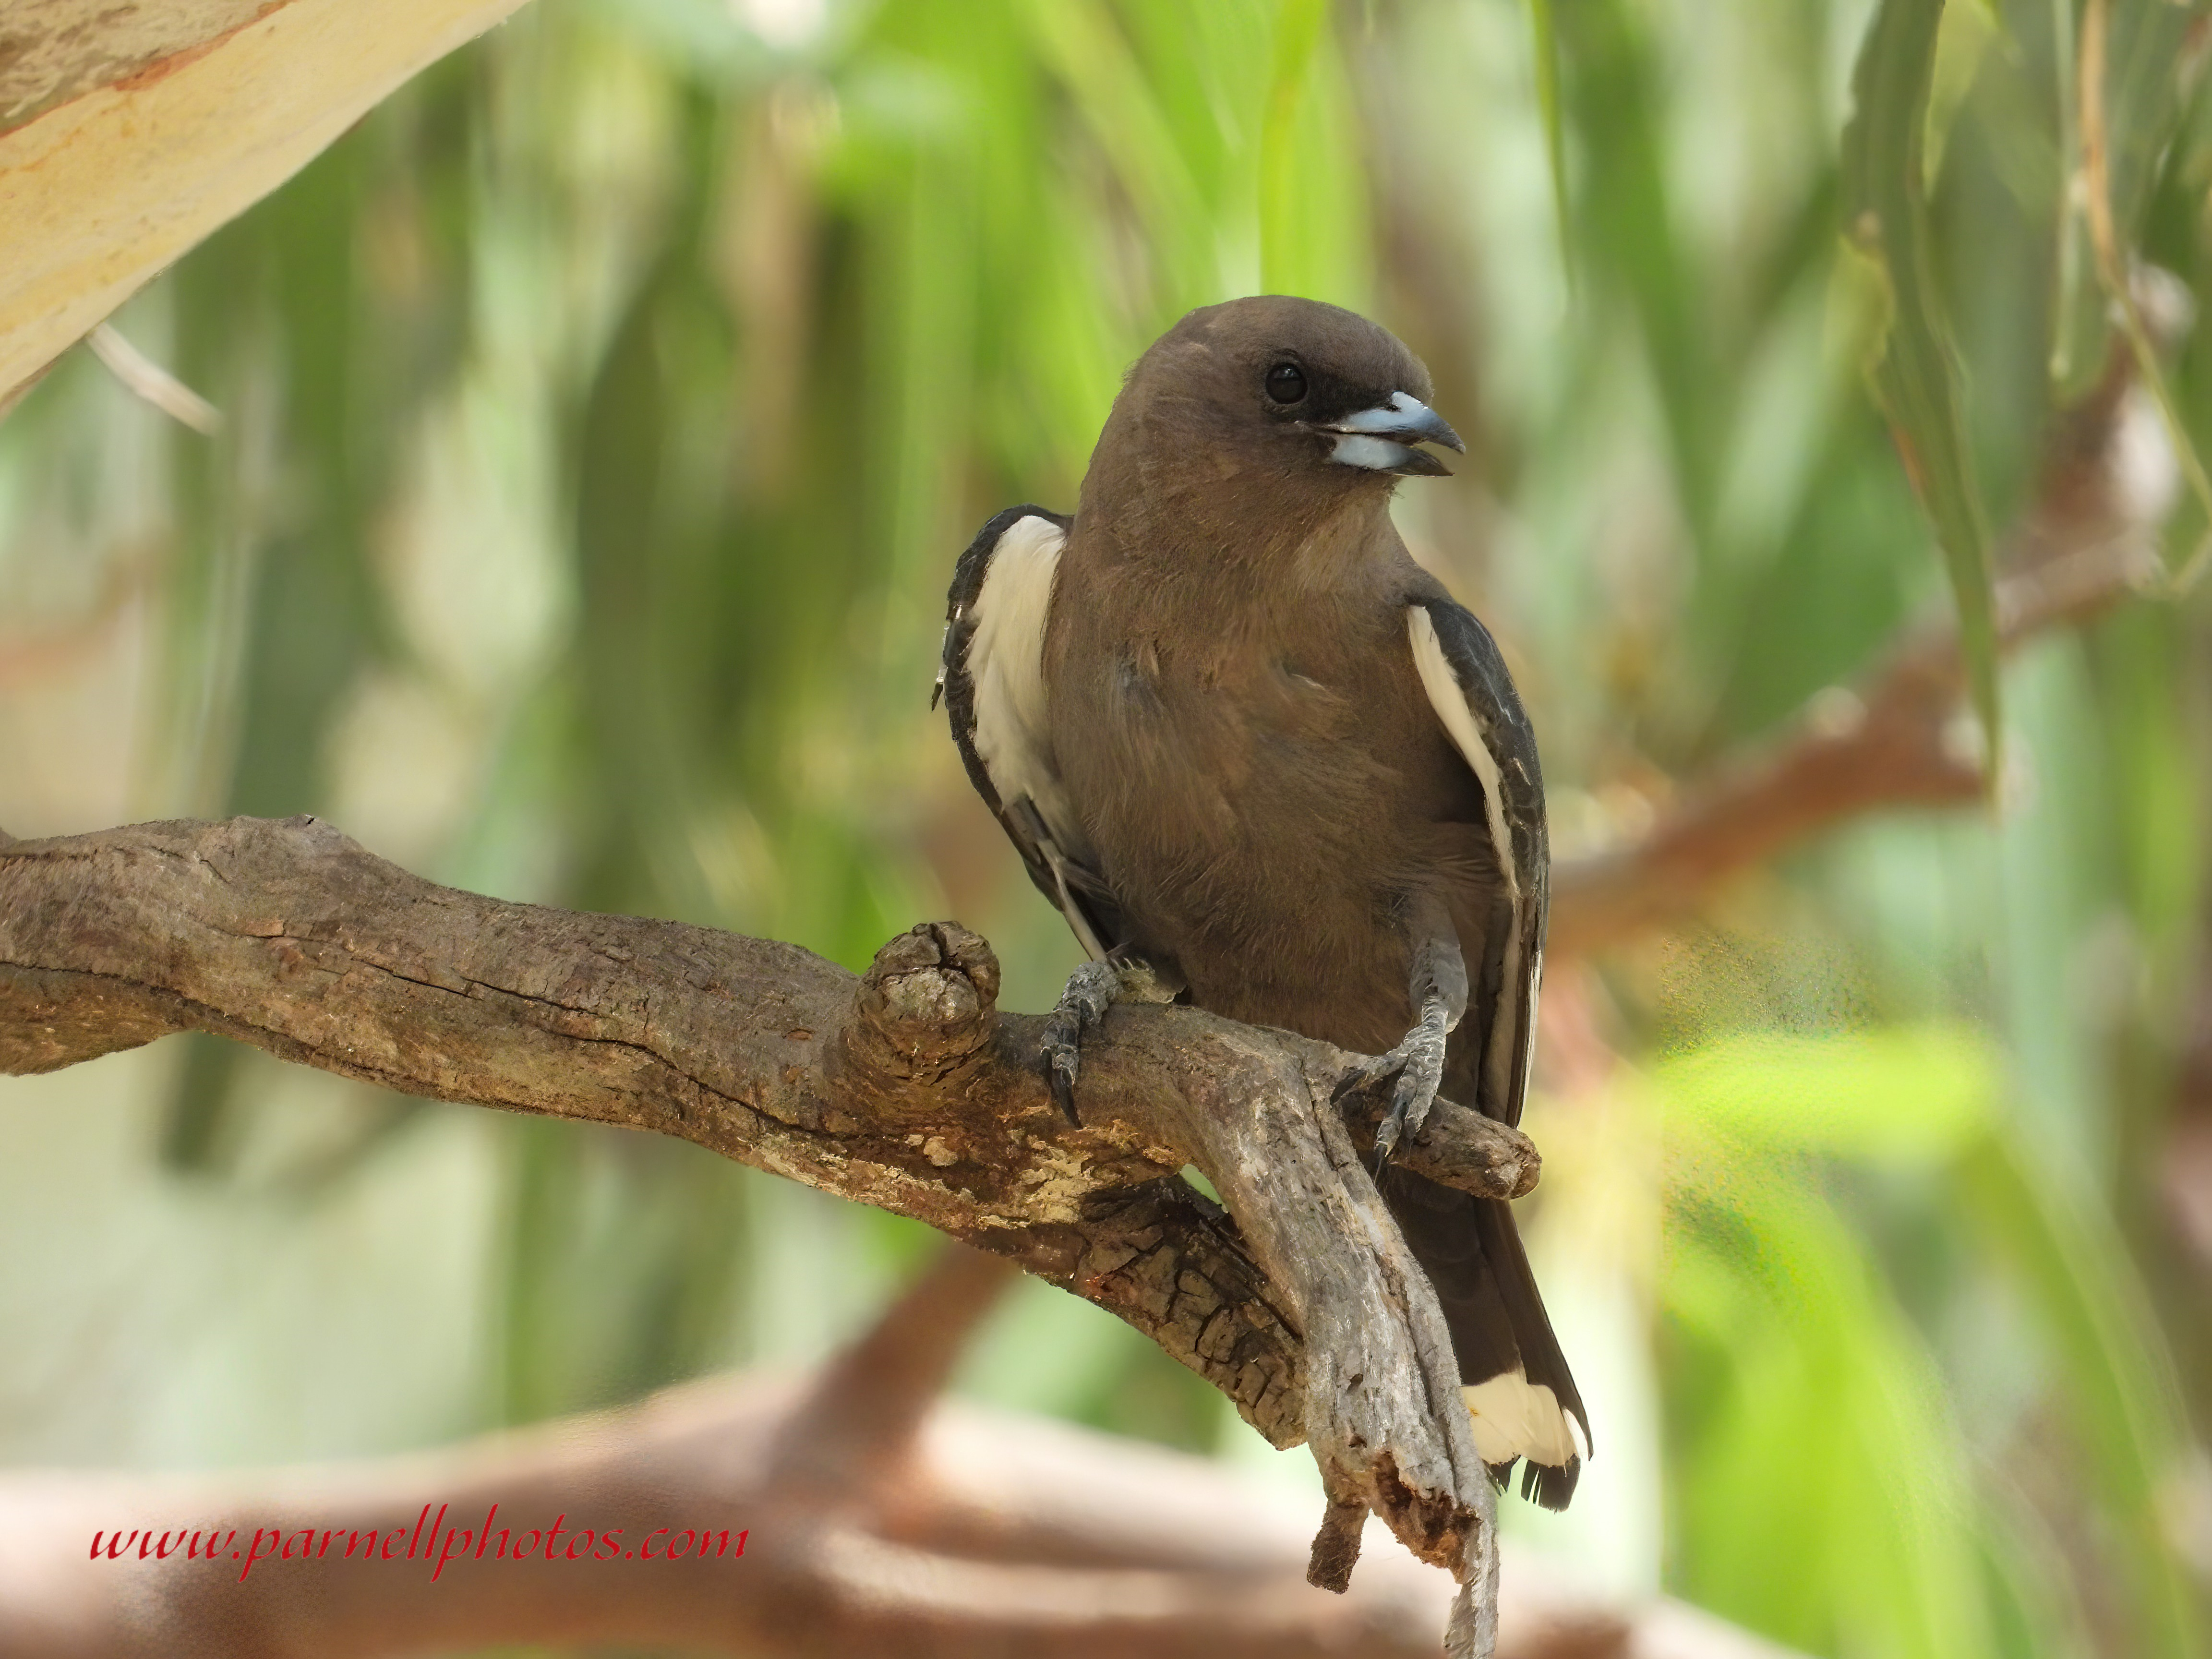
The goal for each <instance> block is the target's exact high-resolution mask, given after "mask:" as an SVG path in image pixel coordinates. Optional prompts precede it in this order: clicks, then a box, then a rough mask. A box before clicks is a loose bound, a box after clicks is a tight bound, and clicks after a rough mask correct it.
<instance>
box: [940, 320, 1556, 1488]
mask: <svg viewBox="0 0 2212 1659" xmlns="http://www.w3.org/2000/svg"><path fill="white" fill-rule="evenodd" d="M1291 393H1294V394H1295V395H1294V396H1290V395H1286V394H1291ZM1429 396H1430V384H1429V377H1428V374H1427V373H1426V371H1425V369H1424V368H1422V367H1421V365H1420V363H1419V362H1418V361H1417V360H1416V359H1415V358H1414V357H1413V355H1412V354H1411V353H1410V352H1408V351H1407V349H1405V347H1404V346H1402V345H1401V344H1400V343H1399V342H1398V341H1397V340H1396V339H1395V338H1394V337H1391V336H1390V335H1389V334H1388V333H1386V332H1385V331H1383V330H1382V329H1379V328H1377V327H1376V326H1375V325H1373V324H1371V323H1369V322H1367V321H1366V320H1365V319H1362V318H1360V317H1358V316H1355V315H1354V314H1352V313H1350V312H1346V311H1340V310H1338V309H1336V308H1335V307H1328V306H1322V305H1318V304H1316V303H1314V302H1312V301H1303V300H1294V299H1285V298H1272V297H1271V298H1263V299H1253V300H1243V301H1232V302H1231V303H1229V304H1227V305H1221V306H1214V307H1208V308H1206V309H1205V310H1202V311H1197V312H1194V313H1191V314H1190V315H1189V316H1188V317H1186V318H1184V319H1182V322H1180V323H1179V324H1177V325H1176V327H1175V328H1174V329H1173V330H1171V331H1170V332H1169V333H1168V334H1167V335H1166V336H1164V337H1163V338H1162V339H1161V340H1160V341H1158V343H1156V344H1155V345H1153V347H1152V349H1150V350H1149V351H1147V352H1146V354H1145V356H1144V357H1143V358H1142V359H1141V360H1140V361H1139V362H1138V364H1137V366H1136V368H1134V369H1133V371H1132V372H1131V374H1130V376H1129V378H1128V381H1127V385H1126V386H1124V387H1123V389H1122V392H1121V397H1120V398H1118V399H1117V400H1116V402H1115V406H1114V410H1113V413H1112V414H1111V415H1110V416H1109V417H1108V420H1107V422H1106V426H1105V429H1104V430H1103V432H1102V433H1101V435H1100V436H1099V440H1098V445H1097V448H1096V450H1095V451H1094V452H1093V453H1092V456H1091V467H1090V471H1089V472H1088V474H1087V475H1086V477H1085V479H1084V483H1083V490H1082V496H1081V500H1080V502H1079V507H1078V510H1077V512H1076V514H1075V516H1074V518H1073V520H1072V521H1069V520H1060V519H1058V518H1057V517H1056V516H1055V515H1051V514H1048V513H1042V512H1041V511H1040V510H1039V509H1035V508H1018V509H1015V510H1014V511H1013V512H1012V513H1003V514H1000V517H999V518H997V519H994V520H993V521H992V523H991V525H989V526H986V527H985V530H984V533H983V535H981V536H980V537H978V538H977V541H976V544H975V546H974V547H972V548H971V549H970V550H969V554H968V556H966V557H964V558H963V560H962V562H961V569H960V572H959V573H958V574H957V576H956V578H955V581H954V587H953V594H952V607H951V609H952V616H951V626H950V627H949V629H948V630H947V638H946V652H945V690H946V691H947V693H948V694H949V696H950V698H951V712H952V718H953V726H954V730H955V733H956V735H957V737H959V738H960V741H961V744H962V748H963V755H964V756H965V757H966V758H967V760H968V762H969V771H970V775H971V776H972V777H973V778H974V779H975V782H976V785H977V787H978V788H979V789H980V790H981V792H982V793H983V794H984V797H985V799H987V801H989V802H990V803H991V805H993V807H994V810H995V811H998V812H999V814H1000V819H1001V822H1002V823H1005V824H1006V828H1007V831H1008V834H1009V835H1010V836H1012V839H1013V841H1014V842H1015V844H1016V846H1017V847H1018V848H1019V849H1020V850H1021V851H1022V852H1023V854H1024V858H1025V859H1026V860H1027V861H1028V863H1029V865H1030V872H1031V874H1032V876H1033V877H1034V878H1036V880H1037V884H1038V885H1039V887H1040V888H1041V889H1042V890H1044V891H1045V892H1046V893H1047V895H1048V896H1051V897H1052V898H1054V902H1057V903H1059V904H1060V907H1061V908H1062V909H1063V911H1064V912H1066V914H1067V915H1068V917H1069V920H1070V921H1071V924H1072V925H1073V926H1074V927H1075V928H1076V930H1077V933H1078V934H1079V937H1083V938H1084V939H1085V944H1086V946H1088V947H1089V948H1091V949H1092V950H1093V951H1094V952H1097V953H1110V954H1111V956H1112V957H1113V959H1114V960H1115V962H1116V963H1142V964H1145V965H1146V966H1147V967H1148V968H1150V969H1152V970H1154V971H1155V972H1156V973H1157V975H1158V976H1159V977H1160V978H1161V979H1163V980H1164V981H1167V982H1169V983H1170V984H1172V985H1177V986H1181V987H1184V994H1185V995H1186V996H1187V998H1188V1000H1189V1001H1191V1002H1193V1003H1195V1004H1196V1005H1197V1006H1200V1007H1202V1008H1207V1009H1211V1010H1212V1011H1214V1012H1218V1013H1221V1014H1225V1015H1227V1016H1229V1017H1231V1018H1237V1019H1241V1020H1244V1021H1247V1022H1249V1023H1252V1024H1264V1025H1274V1026H1280V1027H1285V1028H1287V1029H1289V1030H1295V1031H1299V1032H1303V1033H1304V1034H1306V1035H1308V1036H1314V1037H1318V1038H1322V1039H1325V1040H1327V1041H1328V1042H1334V1043H1336V1044H1338V1045H1339V1046H1340V1047H1343V1048H1348V1049H1351V1050H1352V1051H1354V1052H1357V1053H1360V1054H1374V1055H1378V1056H1383V1057H1384V1059H1383V1060H1380V1061H1378V1062H1377V1063H1376V1066H1374V1067H1372V1068H1370V1074H1369V1081H1370V1084H1371V1085H1372V1086H1375V1087H1376V1088H1379V1089H1384V1090H1389V1091H1392V1092H1393V1095H1394V1103H1395V1117H1394V1120H1393V1121H1392V1123H1391V1124H1390V1126H1389V1127H1388V1128H1387V1129H1386V1133H1385V1136H1384V1141H1385V1144H1386V1146H1387V1145H1388V1144H1389V1142H1391V1141H1394V1140H1395V1136H1396V1134H1397V1133H1398V1121H1399V1120H1402V1121H1405V1122H1406V1123H1408V1124H1413V1125H1417V1124H1418V1122H1419V1118H1420V1115H1422V1114H1423V1113H1424V1112H1425V1111H1426V1109H1427V1107H1428V1103H1429V1101H1430V1099H1431V1098H1432V1097H1433V1096H1434V1094H1435V1093H1436V1092H1437V1088H1438V1085H1439V1083H1440V1084H1441V1087H1442V1091H1443V1093H1445V1094H1446V1095H1448V1096H1449V1097H1453V1098H1455V1099H1459V1100H1462V1101H1463V1102H1467V1103H1473V1104H1476V1105H1478V1106H1480V1109H1482V1110H1484V1111H1486V1112H1488V1113H1490V1114H1491V1115H1494V1116H1498V1117H1500V1118H1504V1119H1505V1120H1507V1121H1516V1120H1517V1119H1518V1117H1519V1115H1520V1109H1521V1104H1522V1096H1523V1093H1524V1092H1525V1090H1526V1086H1527V1065H1528V1034H1529V1031H1530V1029H1531V1026H1532V1023H1533V1019H1534V981H1535V978H1536V976H1537V975H1538V973H1539V972H1540V971H1541V939H1542V926H1543V908H1544V902H1545V891H1546V881H1547V872H1546V867H1545V866H1546V853H1545V843H1544V830H1543V812H1542V787H1541V777H1540V775H1539V774H1538V772H1537V769H1536V759H1535V749H1534V740H1533V738H1532V737H1531V736H1530V734H1529V732H1528V725H1527V721H1526V719H1525V717H1524V716H1523V715H1522V712H1521V709H1520V706H1519V703H1518V701H1517V699H1516V697H1515V696H1514V694H1513V690H1512V686H1511V682H1510V679H1509V678H1507V677H1506V675H1505V671H1504V665H1503V663H1502V661H1500V660H1499V659H1498V655H1497V653H1496V650H1495V647H1492V645H1491V643H1490V641H1489V637H1488V635H1486V633H1484V632H1483V630H1482V629H1481V625H1480V623H1477V622H1475V621H1474V618H1473V617H1470V616H1468V613H1467V612H1465V611H1462V610H1461V609H1460V608H1459V607H1458V606H1457V605H1455V604H1453V602H1452V601H1451V599H1450V598H1449V595H1448V594H1447V593H1446V592H1445V591H1444V590H1443V587H1442V586H1440V585H1439V584H1438V583H1437V581H1436V580H1434V579H1433V578H1432V577H1431V576H1430V575H1428V574H1427V573H1425V571H1423V570H1422V569H1421V568H1420V567H1419V565H1417V564H1415V563H1414V562H1413V559H1412V558H1411V556H1409V555H1408V554H1407V551H1406V549H1405V545H1404V544H1403V543H1402V542H1401V540H1400V538H1399V537H1398V534H1397V532H1396V530H1395V527H1394V526H1392V524H1391V522H1390V517H1389V500H1390V495H1391V491H1392V489H1393V488H1394V486H1395V479H1396V477H1399V476H1402V475H1407V474H1420V473H1434V472H1440V471H1443V467H1442V466H1441V465H1440V464H1439V463H1437V461H1436V460H1435V459H1434V458H1433V457H1431V456H1430V455H1429V454H1428V453H1425V451H1423V450H1420V449H1419V448H1417V447H1414V446H1415V445H1416V444H1418V443H1419V442H1424V441H1431V442H1443V443H1447V444H1449V446H1450V447H1460V446H1459V442H1458V440H1457V438H1456V437H1455V435H1452V433H1451V430H1450V428H1449V427H1448V426H1446V425H1445V424H1444V423H1443V422H1442V420H1441V419H1439V418H1438V417H1437V416H1435V415H1434V414H1433V413H1431V411H1430V410H1428V409H1427V407H1426V404H1427V399H1428V398H1429ZM1002 549H1003V550H1004V551H1003V552H1002V551H1001V550H1002ZM1031 653H1035V654H1034V655H1032V654H1031ZM1114 988H1115V987H1114V982H1113V981H1112V980H1111V979H1110V978H1109V977H1107V976H1106V975H1103V971H1102V970H1097V969H1091V970H1085V971H1079V974H1078V975H1077V977H1076V979H1075V980H1073V981H1071V982H1070V987H1069V994H1068V996H1067V998H1066V999H1065V1000H1063V1002H1062V1005H1061V1009H1060V1033H1059V1034H1058V1036H1056V1037H1055V1039H1054V1040H1053V1041H1051V1042H1048V1055H1047V1063H1048V1067H1049V1068H1050V1071H1051V1073H1052V1074H1053V1075H1054V1079H1055V1083H1056V1085H1057V1086H1058V1087H1059V1088H1060V1091H1061V1092H1062V1098H1063V1102H1064V1103H1067V1102H1069V1101H1071V1100H1072V1095H1071V1094H1070V1092H1069V1091H1072V1088H1073V1079H1074V1073H1075V1070H1076V1066H1077V1047H1076V1045H1077V1043H1078V1042H1079V1038H1080V1035H1081V1032H1082V1030H1083V1029H1084V1028H1085V1026H1086V1025H1087V1024H1089V1023H1090V1022H1091V1021H1092V1020H1095V1019H1096V1018H1097V1017H1098V1016H1099V1015H1100V1014H1101V1013H1103V1010H1104V1007H1105V1006H1106V1005H1107V1003H1108V1002H1109V1001H1110V1000H1111V997H1112V994H1113V992H1114ZM1462 1011H1463V1012H1464V1018H1462ZM1447 1030H1449V1037H1447V1036H1446V1032H1447ZM1382 1184H1383V1190H1384V1194H1385V1196H1386V1198H1387V1199H1388V1200H1389V1203H1390V1205H1391V1207H1392V1210H1393V1212H1394V1213H1395V1214H1396V1216H1397V1217H1398V1218H1399V1220H1400V1223H1401V1226H1402V1227H1403V1228H1404V1230H1405V1231H1406V1234H1407V1241H1408V1243H1409V1244H1410V1245H1411V1246H1412V1248H1413V1250H1414V1252H1415V1254H1416V1255H1417V1256H1418V1257H1419V1260H1420V1261H1422V1263H1423V1265H1424V1267H1425V1268H1426V1269H1427V1270H1428V1272H1429V1273H1430V1276H1431V1279H1432V1280H1433V1281H1434V1282H1435V1283H1436V1285H1437V1291H1438V1293H1439V1297H1440V1298H1441V1299H1442V1301H1443V1306H1444V1310H1445V1316H1446V1320H1447V1323H1448V1324H1449V1327H1450V1328H1451V1332H1452V1338H1453V1342H1454V1346H1455V1350H1456V1352H1457V1354H1458V1357H1459V1359H1460V1362H1461V1369H1462V1376H1463V1378H1464V1379H1465V1380H1466V1382H1467V1383H1468V1384H1469V1385H1470V1407H1471V1409H1472V1410H1474V1413H1475V1418H1476V1429H1477V1441H1478V1444H1480V1446H1481V1447H1482V1449H1483V1450H1484V1455H1486V1457H1491V1458H1492V1461H1493V1462H1494V1463H1497V1464H1499V1465H1501V1466H1502V1465H1504V1464H1509V1463H1510V1462H1511V1460H1512V1458H1513V1457H1514V1456H1516V1455H1526V1456H1528V1457H1529V1458H1530V1460H1531V1461H1530V1467H1529V1480H1528V1490H1530V1491H1531V1492H1534V1495H1536V1496H1537V1497H1538V1498H1539V1499H1540V1501H1543V1502H1545V1503H1547V1504H1551V1505H1552V1506H1553V1507H1558V1506H1559V1505H1561V1504H1565V1501H1566V1498H1567V1497H1568V1495H1569V1494H1570V1493H1571V1491H1572V1487H1573V1482H1574V1478H1575V1475H1576V1473H1577V1469H1578V1467H1579V1461H1578V1460H1579V1453H1578V1450H1577V1447H1576V1446H1575V1445H1574V1443H1573V1439H1572V1433H1571V1431H1570V1430H1569V1429H1568V1427H1567V1424H1566V1418H1567V1415H1568V1414H1571V1416H1572V1417H1573V1418H1574V1419H1575V1420H1576V1423H1577V1426H1580V1427H1582V1428H1583V1438H1584V1441H1585V1442H1586V1441H1587V1427H1586V1425H1584V1424H1583V1408H1582V1403H1581V1400H1580V1398H1579V1396H1578V1395H1577V1393H1576V1391H1575V1388H1574V1383H1573V1381H1572V1379H1571V1376H1570V1375H1569V1374H1568V1371H1567V1368H1566V1364H1565V1360H1564V1359H1563V1358H1561V1357H1560V1355H1559V1346H1558V1343H1557V1341H1556V1340H1554V1339H1553V1334H1552V1331H1551V1328H1550V1324H1549V1322H1548V1320H1547V1317H1546V1316H1545V1313H1544V1310H1543V1304H1542V1302H1541V1298H1540V1297H1538V1295H1537V1292H1536V1290H1535V1286H1534V1280H1533V1279H1532V1278H1531V1277H1530V1274H1529V1271H1528V1263H1527V1261H1526V1259H1525V1257H1524V1256H1523V1255H1522V1250H1521V1247H1520V1242H1519V1239H1518V1237H1517V1236H1516V1233H1515V1231H1514V1227H1513V1222H1512V1218H1511V1214H1510V1211H1509V1210H1508V1209H1507V1207H1506V1206H1504V1205H1503V1204H1498V1203H1486V1202H1485V1201H1483V1200H1474V1199H1472V1198H1469V1197H1467V1196H1466V1195H1464V1194H1459V1193H1455V1192H1453V1191H1451V1190H1450V1189H1449V1188H1442V1187H1437V1186H1436V1185H1434V1184H1433V1183H1431V1182H1426V1181H1423V1180H1420V1179H1419V1178H1417V1177H1414V1176H1408V1175H1407V1174H1405V1173H1404V1172H1402V1171H1400V1170H1395V1169H1390V1168H1387V1167H1386V1168H1385V1170H1384V1171H1383V1177H1382ZM1484 1385H1486V1388H1485V1386H1484ZM1547 1391H1548V1393H1547Z"/></svg>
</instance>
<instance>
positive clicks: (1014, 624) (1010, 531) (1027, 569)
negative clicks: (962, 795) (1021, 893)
mask: <svg viewBox="0 0 2212 1659" xmlns="http://www.w3.org/2000/svg"><path fill="white" fill-rule="evenodd" d="M1066 545H1067V533H1066V532H1065V531H1063V530H1062V529H1061V528H1060V526H1058V525H1056V524H1054V523H1053V522H1052V520H1049V519H1041V518H1037V517H1036V516H1035V515H1033V514H1032V515H1030V516H1028V517H1024V518H1020V519H1017V520H1014V522H1013V523H1012V524H1011V525H1009V526H1006V530H1005V531H1004V532H1002V533H1001V534H1000V537H999V539H998V542H997V544H995V545H994V547H993V548H992V550H991V562H990V565H989V567H988V568H987V570H986V571H985V573H984V576H983V581H982V585H981V586H980V587H979V588H978V589H977V590H976V593H975V599H974V600H973V601H972V602H971V603H970V604H969V607H968V616H969V620H971V621H972V622H973V623H974V624H975V632H974V633H973V634H971V635H969V640H968V654H967V659H966V662H967V670H968V677H969V681H970V683H971V684H973V685H974V687H975V727H974V730H973V732H972V733H971V734H970V741H972V742H973V743H974V744H975V755H976V758H977V759H979V760H981V762H982V763H983V769H984V770H985V771H986V772H987V773H989V774H990V776H991V787H993V788H994V789H996V790H997V791H998V792H999V799H1000V800H1001V801H1003V802H1004V803H1006V806H1007V808H1008V810H1009V811H1015V812H1019V811H1021V810H1022V805H1021V804H1022V803H1023V802H1024V801H1026V802H1027V804H1028V806H1029V808H1030V811H1033V812H1034V813H1035V815H1036V824H1035V827H1036V828H1038V829H1042V830H1043V831H1044V833H1043V834H1042V836H1039V837H1038V848H1037V850H1038V852H1039V853H1040V854H1042V857H1043V859H1044V860H1045V862H1046V864H1047V865H1048V866H1049V867H1050V868H1051V870H1052V873H1053V878H1054V882H1055V883H1056V884H1058V886H1059V888H1060V909H1061V911H1062V913H1063V914H1065V915H1066V917H1067V921H1068V925H1069V926H1070V927H1073V929H1074V930H1075V937H1076V939H1078V941H1079V942H1080V943H1081V945H1083V948H1084V949H1085V951H1088V952H1090V954H1091V956H1092V957H1103V956H1104V955H1105V954H1106V949H1107V941H1105V940H1102V939H1098V938H1097V937H1096V936H1095V935H1094V934H1093V933H1092V932H1091V926H1090V923H1089V922H1088V921H1085V918H1084V914H1083V907H1082V906H1081V905H1080V904H1079V903H1077V902H1076V900H1075V896H1074V895H1073V893H1072V892H1071V891H1070V890H1069V889H1068V877H1067V860H1066V856H1065V855H1064V854H1063V853H1062V851H1061V844H1062V843H1063V842H1067V841H1068V839H1069V836H1070V835H1071V834H1072V833H1073V832H1072V829H1071V826H1072V825H1073V817H1072V816H1071V815H1070V813H1069V811H1068V806H1067V799H1066V794H1065V793H1063V792H1062V790H1061V788H1060V775H1059V773H1058V772H1057V771H1056V770H1055V769H1054V767H1053V764H1052V744H1051V740H1050V736H1049V732H1048V721H1047V719H1046V708H1045V690H1044V630H1045V619H1046V617H1047V616H1048V613H1049V612H1050V611H1051V609H1052V590H1053V583H1054V580H1055V579H1056V578H1057V577H1058V575H1059V574H1060V550H1061V549H1062V548H1063V547H1065V546H1066ZM1078 839H1080V837H1078ZM1070 850H1072V851H1074V852H1076V853H1077V854H1078V855H1080V851H1081V849H1080V848H1070Z"/></svg>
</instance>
